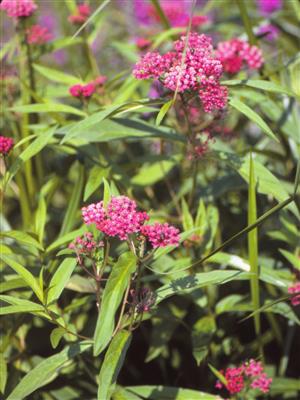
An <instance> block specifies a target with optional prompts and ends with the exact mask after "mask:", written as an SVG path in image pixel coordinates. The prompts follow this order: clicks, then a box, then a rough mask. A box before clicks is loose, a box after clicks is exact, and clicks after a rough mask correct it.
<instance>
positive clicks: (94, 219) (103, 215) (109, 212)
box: [82, 196, 149, 240]
mask: <svg viewBox="0 0 300 400" xmlns="http://www.w3.org/2000/svg"><path fill="white" fill-rule="evenodd" d="M82 216H83V220H84V222H85V223H86V224H87V225H89V224H95V225H96V228H97V229H98V230H99V231H101V232H103V233H104V234H106V235H107V236H118V237H119V239H120V240H127V239H128V235H130V234H132V233H138V232H139V231H140V230H141V227H142V225H143V224H144V222H145V221H147V220H148V219H149V216H148V214H147V213H146V212H141V211H137V205H136V203H135V201H134V200H131V199H129V198H128V197H126V196H117V197H112V198H111V200H110V202H109V203H108V205H107V208H106V209H105V208H104V205H103V202H102V201H101V202H99V203H96V204H90V205H89V206H88V207H83V208H82Z"/></svg>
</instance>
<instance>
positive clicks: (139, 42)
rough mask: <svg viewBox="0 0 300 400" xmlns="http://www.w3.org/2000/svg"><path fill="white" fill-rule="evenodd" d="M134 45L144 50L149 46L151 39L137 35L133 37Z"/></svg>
mask: <svg viewBox="0 0 300 400" xmlns="http://www.w3.org/2000/svg"><path fill="white" fill-rule="evenodd" d="M135 45H136V47H137V48H138V49H139V50H146V49H148V48H149V47H150V46H151V40H149V39H146V38H143V37H137V38H136V39H135Z"/></svg>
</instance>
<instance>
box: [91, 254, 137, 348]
mask: <svg viewBox="0 0 300 400" xmlns="http://www.w3.org/2000/svg"><path fill="white" fill-rule="evenodd" d="M135 267H136V257H135V256H134V255H133V254H132V253H129V252H127V253H123V254H122V255H121V256H120V257H119V259H118V261H117V263H116V264H115V265H114V266H113V268H112V271H111V273H110V276H109V278H108V281H107V283H106V286H105V289H104V292H103V300H102V304H101V309H100V313H99V316H98V321H97V326H96V330H95V335H94V355H95V356H97V355H98V354H100V353H101V351H102V350H104V349H105V347H106V346H107V344H108V343H109V341H110V339H111V337H112V333H113V330H114V326H115V313H116V311H117V309H118V307H119V305H120V303H121V300H122V298H123V295H124V292H125V290H126V288H127V287H128V285H129V284H130V276H131V274H132V273H133V272H134V270H135Z"/></svg>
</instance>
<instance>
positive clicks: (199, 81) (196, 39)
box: [133, 33, 227, 112]
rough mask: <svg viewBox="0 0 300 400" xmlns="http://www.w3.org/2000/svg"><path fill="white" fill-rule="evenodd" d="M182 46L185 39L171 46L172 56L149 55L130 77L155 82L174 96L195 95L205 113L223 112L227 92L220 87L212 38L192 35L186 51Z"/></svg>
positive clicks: (219, 62) (155, 53)
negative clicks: (181, 94)
mask: <svg viewBox="0 0 300 400" xmlns="http://www.w3.org/2000/svg"><path fill="white" fill-rule="evenodd" d="M185 43H186V37H185V36H182V37H181V38H180V40H177V41H176V42H174V44H173V51H171V52H168V53H165V54H163V55H161V54H159V53H157V52H148V53H147V54H145V56H143V57H142V58H141V60H140V61H139V62H138V63H137V64H136V65H135V67H134V70H133V75H134V76H135V77H136V78H137V79H148V78H154V79H158V80H159V81H160V82H161V83H162V84H163V86H164V87H165V88H167V89H170V90H172V91H174V92H175V91H176V90H177V91H178V93H182V92H184V91H187V90H188V91H191V90H192V91H195V92H198V95H199V97H200V99H201V100H202V106H203V109H204V111H205V112H212V111H214V110H220V109H223V108H224V107H225V106H226V103H227V89H226V88H225V87H222V86H220V78H221V75H222V72H223V67H222V64H221V61H220V60H219V59H217V58H216V57H215V56H214V54H213V47H212V44H211V38H209V37H208V36H206V35H199V34H198V33H191V34H190V35H189V37H188V42H187V43H188V46H187V48H186V51H184V49H185Z"/></svg>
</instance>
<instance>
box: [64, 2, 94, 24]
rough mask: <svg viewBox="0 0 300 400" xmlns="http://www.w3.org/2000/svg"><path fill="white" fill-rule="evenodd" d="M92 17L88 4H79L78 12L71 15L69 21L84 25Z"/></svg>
mask: <svg viewBox="0 0 300 400" xmlns="http://www.w3.org/2000/svg"><path fill="white" fill-rule="evenodd" d="M90 15H91V9H90V6H89V5H88V4H85V3H83V4H79V5H78V6H77V9H76V12H75V14H73V15H70V16H69V18H68V21H69V22H71V23H72V24H76V25H77V24H78V25H82V24H83V23H84V22H85V21H86V20H87V19H88V17H89V16H90Z"/></svg>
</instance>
